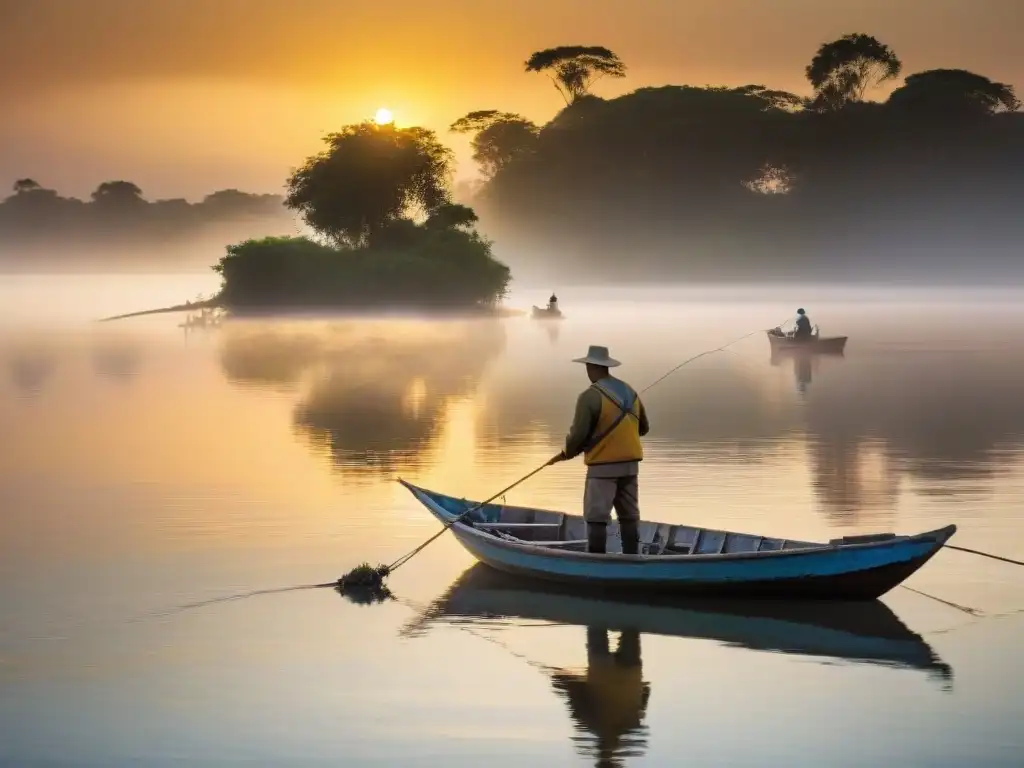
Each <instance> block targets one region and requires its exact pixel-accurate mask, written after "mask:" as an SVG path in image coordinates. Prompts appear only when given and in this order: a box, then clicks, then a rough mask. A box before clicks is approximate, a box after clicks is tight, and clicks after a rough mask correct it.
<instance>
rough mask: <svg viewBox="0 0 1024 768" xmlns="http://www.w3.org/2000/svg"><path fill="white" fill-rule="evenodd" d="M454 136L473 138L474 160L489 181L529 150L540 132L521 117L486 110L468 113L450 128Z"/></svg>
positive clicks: (509, 113) (494, 110)
mask: <svg viewBox="0 0 1024 768" xmlns="http://www.w3.org/2000/svg"><path fill="white" fill-rule="evenodd" d="M449 130H451V131H452V132H453V133H471V134H473V140H472V145H473V159H474V160H475V161H476V162H477V163H479V164H480V170H481V172H482V173H483V174H484V176H486V177H488V178H490V177H491V176H493V175H494V174H495V173H497V172H498V171H500V170H501V169H502V168H503V167H504V166H506V165H507V164H508V163H510V162H511V161H512V160H514V159H515V158H516V157H519V156H521V155H523V154H525V153H527V152H529V151H530V150H532V149H533V148H534V146H535V144H536V142H537V134H538V133H539V132H540V129H539V128H538V127H537V126H536V125H534V124H533V123H532V122H530V121H529V120H527V119H526V118H524V117H522V116H521V115H517V114H514V113H512V112H499V111H498V110H496V109H485V110H479V111H477V112H470V113H469V114H468V115H466V116H464V117H460V118H459V119H458V120H456V121H455V122H454V123H452V124H451V127H450V129H449Z"/></svg>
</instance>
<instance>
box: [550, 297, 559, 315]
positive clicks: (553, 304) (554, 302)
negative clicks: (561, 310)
mask: <svg viewBox="0 0 1024 768" xmlns="http://www.w3.org/2000/svg"><path fill="white" fill-rule="evenodd" d="M548 312H550V313H551V314H553V315H557V314H558V297H557V296H555V294H554V292H552V293H551V298H550V299H548Z"/></svg>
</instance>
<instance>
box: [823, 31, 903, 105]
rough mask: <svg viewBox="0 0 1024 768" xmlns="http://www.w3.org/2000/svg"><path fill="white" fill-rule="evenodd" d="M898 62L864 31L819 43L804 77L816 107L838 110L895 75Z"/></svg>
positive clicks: (897, 72) (893, 55)
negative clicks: (814, 95)
mask: <svg viewBox="0 0 1024 768" xmlns="http://www.w3.org/2000/svg"><path fill="white" fill-rule="evenodd" d="M902 68H903V64H902V62H900V60H899V57H898V56H897V55H896V54H895V53H894V52H893V50H892V49H891V48H890V47H889V46H887V45H885V44H884V43H881V42H879V41H878V40H877V39H876V38H874V37H871V36H870V35H864V34H851V35H844V36H843V37H841V38H839V39H838V40H833V41H832V42H830V43H825V44H823V45H822V46H821V47H820V48H819V49H818V52H817V54H815V56H814V58H813V59H812V60H811V63H810V64H808V65H807V79H808V80H809V81H810V83H811V86H812V87H813V88H814V92H815V94H816V96H817V98H816V100H815V104H816V106H817V107H818V108H820V109H826V110H835V109H840V108H841V107H843V106H844V105H845V104H848V103H849V102H851V101H861V100H863V99H864V94H865V93H866V92H867V90H868V89H869V88H873V87H874V86H876V85H878V84H879V83H881V82H883V81H885V80H892V79H893V78H895V77H898V76H899V74H900V70H901V69H902Z"/></svg>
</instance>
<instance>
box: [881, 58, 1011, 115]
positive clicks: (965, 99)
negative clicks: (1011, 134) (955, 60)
mask: <svg viewBox="0 0 1024 768" xmlns="http://www.w3.org/2000/svg"><path fill="white" fill-rule="evenodd" d="M888 103H889V104H891V105H892V106H894V107H900V108H903V109H907V110H909V111H912V112H914V113H918V114H922V115H927V116H929V117H941V116H943V115H953V114H961V115H992V114H995V113H997V112H1014V111H1016V110H1018V109H1020V101H1019V100H1018V99H1017V95H1016V93H1015V92H1014V89H1013V86H1012V85H1006V84H1005V83H994V82H992V81H991V80H989V79H988V78H987V77H984V76H982V75H976V74H975V73H973V72H968V71H967V70H964V69H930V70H927V71H925V72H917V73H916V74H913V75H908V76H907V78H906V80H905V81H904V83H903V85H902V86H900V87H899V88H897V89H896V90H895V91H893V92H892V94H891V95H890V96H889V101H888Z"/></svg>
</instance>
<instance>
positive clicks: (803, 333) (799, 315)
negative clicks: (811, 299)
mask: <svg viewBox="0 0 1024 768" xmlns="http://www.w3.org/2000/svg"><path fill="white" fill-rule="evenodd" d="M813 335H814V332H813V331H812V330H811V318H809V317H808V316H807V313H806V312H804V310H803V309H802V308H801V309H798V310H797V311H796V331H794V333H793V338H794V339H801V340H803V339H810V338H811V336H813Z"/></svg>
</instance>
